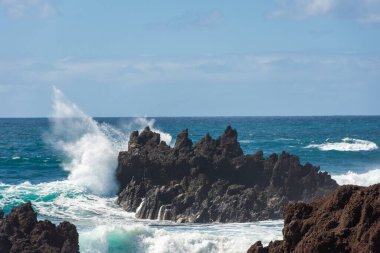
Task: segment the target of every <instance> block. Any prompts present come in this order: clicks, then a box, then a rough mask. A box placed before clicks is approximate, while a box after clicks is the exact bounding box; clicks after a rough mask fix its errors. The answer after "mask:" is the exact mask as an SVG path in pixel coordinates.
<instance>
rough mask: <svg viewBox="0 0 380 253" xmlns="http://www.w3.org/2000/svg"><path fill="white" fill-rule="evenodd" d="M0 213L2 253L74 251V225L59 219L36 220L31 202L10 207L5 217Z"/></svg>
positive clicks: (61, 252) (77, 245)
mask: <svg viewBox="0 0 380 253" xmlns="http://www.w3.org/2000/svg"><path fill="white" fill-rule="evenodd" d="M2 214H3V213H2V212H1V214H0V252H1V253H8V252H11V253H16V252H17V253H19V252H22V253H76V252H79V244H78V233H77V230H76V228H75V226H74V225H72V224H70V223H69V222H62V223H61V224H59V225H58V226H55V225H54V224H53V223H51V222H50V221H47V220H45V221H37V213H36V212H34V210H33V208H32V205H31V203H30V202H28V203H26V204H23V205H20V206H18V207H16V208H14V209H13V210H12V212H11V213H9V214H8V215H7V216H6V217H2V216H3V215H2Z"/></svg>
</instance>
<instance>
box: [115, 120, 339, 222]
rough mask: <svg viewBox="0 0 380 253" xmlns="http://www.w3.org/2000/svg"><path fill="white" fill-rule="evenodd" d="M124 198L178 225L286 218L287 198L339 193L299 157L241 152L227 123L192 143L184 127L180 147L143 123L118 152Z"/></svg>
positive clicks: (141, 214) (140, 213)
mask: <svg viewBox="0 0 380 253" xmlns="http://www.w3.org/2000/svg"><path fill="white" fill-rule="evenodd" d="M118 162H119V164H118V168H117V179H118V181H119V184H120V186H121V192H120V193H119V197H118V203H119V204H120V205H121V206H122V207H123V208H124V209H125V210H127V211H130V212H136V211H137V212H136V216H137V217H138V218H145V219H160V220H172V221H176V222H247V221H256V220H264V219H277V218H282V213H283V208H284V207H285V206H286V204H288V202H289V201H298V200H303V201H307V200H310V199H313V198H316V197H319V196H322V195H324V194H326V193H329V192H331V191H333V190H334V189H335V188H336V187H337V184H336V182H335V181H334V180H332V179H331V177H330V176H329V175H328V174H327V173H324V172H323V173H322V172H320V171H319V168H318V167H314V166H312V165H311V164H309V163H306V164H305V165H301V164H300V161H299V159H298V157H297V156H293V155H289V154H287V153H285V152H284V153H282V154H281V155H280V156H278V155H276V154H272V155H271V156H270V157H269V158H267V159H265V158H264V157H263V152H261V151H259V152H257V153H256V154H254V155H243V151H242V149H241V148H240V144H239V143H238V141H237V132H236V130H234V129H232V128H231V127H227V129H226V130H225V132H224V134H223V135H222V136H221V137H219V138H218V139H216V140H214V139H212V138H211V137H210V135H208V134H207V135H206V136H205V137H204V138H202V139H201V140H200V141H199V142H198V143H196V144H195V145H193V143H192V141H191V140H190V139H189V137H188V131H187V130H185V131H183V132H182V133H180V134H179V135H178V136H177V139H176V143H175V145H174V147H173V148H172V147H170V146H168V145H166V143H165V142H163V141H160V135H159V134H157V133H154V132H152V131H150V129H149V128H145V130H144V131H142V132H141V133H140V134H139V133H138V132H137V131H135V132H133V133H132V134H131V136H130V141H129V145H128V151H125V152H120V154H119V158H118Z"/></svg>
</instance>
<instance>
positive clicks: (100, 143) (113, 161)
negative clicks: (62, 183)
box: [45, 87, 172, 196]
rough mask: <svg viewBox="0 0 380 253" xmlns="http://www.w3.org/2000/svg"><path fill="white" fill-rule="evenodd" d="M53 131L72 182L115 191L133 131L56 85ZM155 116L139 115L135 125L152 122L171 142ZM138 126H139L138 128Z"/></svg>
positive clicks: (108, 192)
mask: <svg viewBox="0 0 380 253" xmlns="http://www.w3.org/2000/svg"><path fill="white" fill-rule="evenodd" d="M53 91H54V92H53V94H54V96H53V114H52V118H51V125H52V127H51V132H50V133H48V134H47V135H46V136H45V137H46V138H45V139H46V141H47V142H49V143H50V144H51V145H52V146H53V147H54V148H56V149H58V150H59V151H61V152H63V154H64V155H65V158H66V159H65V161H64V162H63V164H62V165H63V169H64V170H66V171H68V172H69V176H68V180H69V181H70V182H71V183H74V184H77V185H81V186H85V187H86V188H87V189H89V190H90V191H91V192H93V193H95V194H98V195H109V196H110V195H114V194H115V193H116V191H117V189H118V185H117V182H116V180H115V173H114V170H115V169H116V167H117V156H118V153H119V151H121V150H127V148H128V145H127V144H128V140H129V133H130V131H131V130H129V131H122V130H120V129H117V128H115V127H113V126H111V125H109V124H106V123H101V124H100V123H98V122H96V121H95V120H94V119H92V118H91V117H90V116H88V115H87V114H85V113H84V112H83V111H82V110H80V108H79V107H78V106H77V105H76V104H74V103H72V102H71V101H69V100H68V99H67V98H65V96H64V95H63V93H62V92H61V91H60V90H59V89H57V88H55V87H54V88H53ZM153 125H154V120H147V119H145V118H137V119H135V120H134V121H133V126H134V127H136V128H137V129H140V130H141V129H143V128H144V127H145V126H150V127H151V129H152V131H155V132H158V133H160V134H161V138H162V140H164V141H166V142H167V143H170V142H171V141H172V138H171V136H170V135H169V134H167V133H164V132H162V131H159V130H157V129H155V128H154V127H153ZM136 128H135V129H136Z"/></svg>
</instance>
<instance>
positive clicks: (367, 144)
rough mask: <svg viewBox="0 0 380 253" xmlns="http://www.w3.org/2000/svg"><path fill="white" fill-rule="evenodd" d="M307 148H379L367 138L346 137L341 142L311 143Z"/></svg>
mask: <svg viewBox="0 0 380 253" xmlns="http://www.w3.org/2000/svg"><path fill="white" fill-rule="evenodd" d="M306 148H317V149H319V150H321V151H331V150H336V151H371V150H376V149H378V146H377V144H376V143H374V142H372V141H367V140H360V139H353V138H344V139H342V141H341V142H326V143H323V144H310V145H308V146H306Z"/></svg>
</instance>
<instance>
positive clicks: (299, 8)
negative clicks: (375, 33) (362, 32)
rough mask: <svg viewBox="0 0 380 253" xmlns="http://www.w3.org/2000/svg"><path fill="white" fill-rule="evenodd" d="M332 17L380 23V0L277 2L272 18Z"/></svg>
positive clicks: (283, 0)
mask: <svg viewBox="0 0 380 253" xmlns="http://www.w3.org/2000/svg"><path fill="white" fill-rule="evenodd" d="M323 15H330V16H334V17H338V18H346V19H351V20H354V21H357V22H360V23H366V24H370V23H380V22H379V17H380V0H277V1H276V8H275V9H274V10H272V11H271V12H270V13H269V17H271V18H289V19H295V20H302V19H306V18H309V17H315V16H323Z"/></svg>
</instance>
